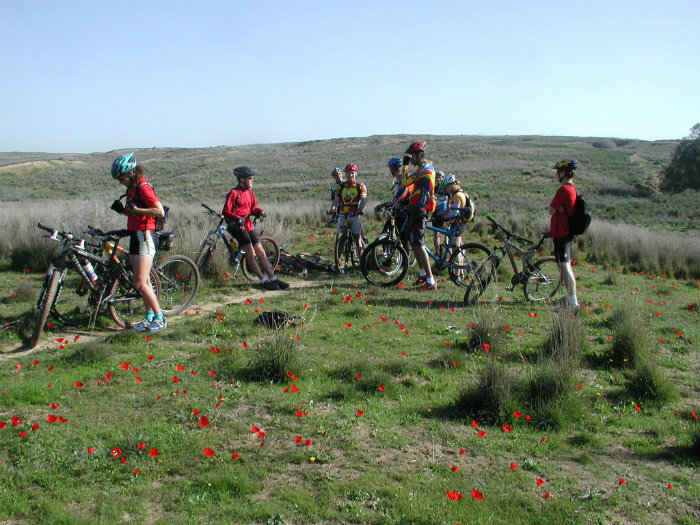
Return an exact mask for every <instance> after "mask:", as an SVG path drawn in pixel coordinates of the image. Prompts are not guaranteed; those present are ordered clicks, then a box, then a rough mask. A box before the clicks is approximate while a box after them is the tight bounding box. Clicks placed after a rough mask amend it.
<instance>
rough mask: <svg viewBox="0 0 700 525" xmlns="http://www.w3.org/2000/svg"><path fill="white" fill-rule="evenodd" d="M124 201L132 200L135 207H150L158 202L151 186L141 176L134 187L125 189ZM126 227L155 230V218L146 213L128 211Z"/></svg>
mask: <svg viewBox="0 0 700 525" xmlns="http://www.w3.org/2000/svg"><path fill="white" fill-rule="evenodd" d="M126 202H133V203H134V205H135V206H136V207H137V208H152V207H153V206H155V204H156V203H157V202H158V197H156V192H155V190H154V189H153V186H151V184H150V183H149V182H148V181H147V180H146V178H145V177H141V178H140V179H139V181H138V183H137V184H136V187H133V188H129V189H128V190H126ZM126 229H127V230H129V231H135V230H155V229H156V218H155V217H150V216H146V215H134V214H133V213H129V214H128V215H127V219H126Z"/></svg>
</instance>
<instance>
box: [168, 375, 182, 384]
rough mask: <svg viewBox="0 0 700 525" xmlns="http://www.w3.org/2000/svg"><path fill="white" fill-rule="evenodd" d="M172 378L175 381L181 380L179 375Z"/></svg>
mask: <svg viewBox="0 0 700 525" xmlns="http://www.w3.org/2000/svg"><path fill="white" fill-rule="evenodd" d="M170 379H172V381H173V383H177V382H179V381H180V378H179V377H177V376H173V377H171V378H170Z"/></svg>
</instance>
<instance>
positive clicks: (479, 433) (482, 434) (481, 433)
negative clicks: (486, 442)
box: [476, 430, 486, 437]
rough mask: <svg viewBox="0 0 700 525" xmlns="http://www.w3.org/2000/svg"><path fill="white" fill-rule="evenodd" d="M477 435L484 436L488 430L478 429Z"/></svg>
mask: <svg viewBox="0 0 700 525" xmlns="http://www.w3.org/2000/svg"><path fill="white" fill-rule="evenodd" d="M476 435H477V436H479V437H484V436H485V435H486V432H484V431H483V430H477V431H476Z"/></svg>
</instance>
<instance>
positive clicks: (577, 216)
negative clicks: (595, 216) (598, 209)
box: [569, 193, 592, 235]
mask: <svg viewBox="0 0 700 525" xmlns="http://www.w3.org/2000/svg"><path fill="white" fill-rule="evenodd" d="M591 218H592V217H591V212H589V211H588V204H586V201H585V199H584V198H583V196H582V195H581V194H580V193H577V194H576V202H575V203H574V212H573V213H572V214H571V217H569V233H570V234H572V235H583V234H584V233H586V230H587V229H588V226H590V224H591Z"/></svg>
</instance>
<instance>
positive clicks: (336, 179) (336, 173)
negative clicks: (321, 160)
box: [330, 168, 344, 206]
mask: <svg viewBox="0 0 700 525" xmlns="http://www.w3.org/2000/svg"><path fill="white" fill-rule="evenodd" d="M331 177H333V182H332V183H331V204H330V206H333V201H334V200H335V192H336V191H338V186H340V185H341V184H342V183H343V182H344V180H343V170H341V169H340V168H333V171H331Z"/></svg>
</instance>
